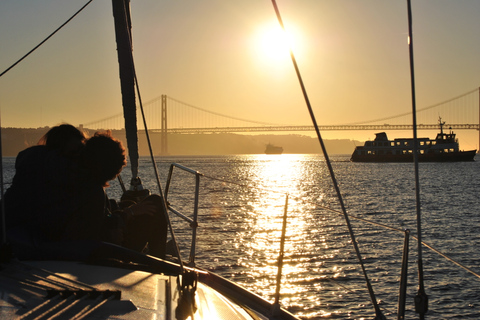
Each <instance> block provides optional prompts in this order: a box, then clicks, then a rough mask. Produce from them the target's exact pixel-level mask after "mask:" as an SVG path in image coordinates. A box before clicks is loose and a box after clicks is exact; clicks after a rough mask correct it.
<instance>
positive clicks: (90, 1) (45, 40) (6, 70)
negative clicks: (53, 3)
mask: <svg viewBox="0 0 480 320" xmlns="http://www.w3.org/2000/svg"><path fill="white" fill-rule="evenodd" d="M92 1H93V0H89V1H88V2H87V3H86V4H85V5H84V6H83V7H81V8H80V9H79V10H78V11H77V12H75V14H74V15H73V16H71V17H70V18H69V19H68V20H67V21H65V22H64V23H63V24H62V25H61V26H60V27H58V28H57V29H56V30H55V31H53V32H52V33H51V34H50V35H49V36H48V37H46V38H45V39H44V40H43V41H42V42H40V43H39V44H38V45H37V46H35V47H34V48H33V49H32V50H30V51H29V52H27V54H25V55H24V56H23V57H21V58H20V59H18V60H17V62H15V63H14V64H12V65H11V66H10V67H8V68H7V69H5V71H3V72H2V73H1V74H0V77H1V76H3V75H4V74H5V73H7V72H8V71H10V69H13V67H15V66H16V65H17V64H19V63H20V62H22V61H23V59H25V58H26V57H28V56H29V55H30V54H31V53H33V52H34V51H35V50H37V49H38V48H39V47H40V46H41V45H42V44H44V43H45V42H47V41H48V39H50V38H51V37H53V35H54V34H55V33H57V32H58V31H60V29H62V28H63V27H64V26H65V25H67V23H69V22H70V21H72V20H73V18H75V17H76V16H77V15H78V14H79V13H80V12H81V11H83V9H85V8H86V7H87V6H88V5H89V4H90V3H92Z"/></svg>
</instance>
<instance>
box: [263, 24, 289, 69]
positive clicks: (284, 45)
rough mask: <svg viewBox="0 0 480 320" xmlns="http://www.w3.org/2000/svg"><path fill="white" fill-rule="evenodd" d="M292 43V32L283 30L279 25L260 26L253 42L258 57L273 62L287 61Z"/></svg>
mask: <svg viewBox="0 0 480 320" xmlns="http://www.w3.org/2000/svg"><path fill="white" fill-rule="evenodd" d="M294 45H295V43H294V37H293V36H292V34H291V33H288V32H285V31H284V30H283V29H282V28H281V27H280V26H279V25H264V26H262V27H261V28H260V30H259V31H258V33H257V37H256V43H255V47H256V49H257V55H258V56H259V58H261V59H262V60H265V61H269V62H275V63H276V62H285V61H287V59H289V55H290V49H291V48H292V49H293V47H294Z"/></svg>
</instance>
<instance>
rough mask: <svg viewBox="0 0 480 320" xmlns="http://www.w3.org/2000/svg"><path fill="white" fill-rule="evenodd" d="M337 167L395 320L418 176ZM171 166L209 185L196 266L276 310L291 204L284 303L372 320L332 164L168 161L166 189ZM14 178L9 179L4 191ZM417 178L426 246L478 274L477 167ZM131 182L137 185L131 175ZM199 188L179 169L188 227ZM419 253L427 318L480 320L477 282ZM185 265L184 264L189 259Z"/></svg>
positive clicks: (162, 163)
mask: <svg viewBox="0 0 480 320" xmlns="http://www.w3.org/2000/svg"><path fill="white" fill-rule="evenodd" d="M332 160H333V163H332V165H333V168H334V170H335V174H336V177H337V180H338V184H339V186H340V190H341V193H342V196H343V198H344V202H345V206H346V208H347V211H348V213H349V214H350V215H351V219H350V220H351V224H352V228H353V231H354V233H355V236H356V239H357V242H358V245H359V248H360V251H361V254H362V261H363V262H364V264H365V268H366V270H367V273H368V276H369V278H370V281H371V283H372V286H373V289H374V291H375V294H376V299H377V300H378V301H379V302H380V307H381V309H382V310H383V311H384V314H385V315H386V316H387V318H389V319H396V318H397V315H396V313H397V312H396V309H397V301H398V291H399V278H400V268H401V261H402V251H403V241H404V232H403V231H402V230H404V229H409V230H411V235H412V236H416V235H417V226H416V215H415V212H416V208H415V184H414V172H413V165H412V164H403V163H399V164H373V163H365V164H362V163H351V162H349V161H348V156H333V157H332ZM9 161H10V163H11V162H12V161H13V160H12V159H10V160H9V159H7V161H6V162H7V164H8V163H9ZM171 162H177V163H180V164H182V165H185V166H188V167H189V168H192V169H194V170H197V171H199V172H200V173H202V174H204V176H202V177H201V179H200V186H201V192H200V201H199V213H198V214H199V217H198V220H199V225H200V226H199V229H198V237H197V241H198V242H197V245H196V261H197V264H198V265H199V266H202V267H206V268H209V269H211V270H214V271H215V272H218V273H219V274H221V275H223V276H225V277H226V278H228V279H231V280H234V281H235V282H238V283H240V284H242V285H244V286H245V287H247V288H248V289H250V290H252V291H254V292H256V293H257V294H259V295H261V296H263V297H264V298H266V299H269V300H273V297H274V293H275V283H276V274H277V257H278V253H279V249H280V237H281V229H282V217H283V214H284V210H285V204H286V200H287V199H286V197H287V194H288V204H287V207H286V208H287V214H288V226H287V230H286V242H285V258H284V266H283V276H282V287H281V299H280V300H281V304H282V305H283V306H284V307H285V308H287V309H288V310H290V311H291V312H292V313H294V314H296V315H297V316H299V317H301V318H304V319H373V317H374V311H373V308H372V306H371V305H372V304H371V302H370V298H369V295H368V292H367V290H366V286H365V280H364V278H363V274H362V272H361V268H360V266H359V264H358V259H357V256H356V254H355V251H354V249H353V246H352V241H351V238H350V235H349V233H348V229H347V227H346V222H345V218H344V217H343V215H341V214H340V213H339V212H340V205H339V202H338V200H337V197H336V194H335V192H334V189H333V186H332V182H331V179H330V177H329V174H328V171H327V167H326V165H325V162H324V160H323V157H321V156H318V155H288V154H284V155H272V156H267V155H242V156H219V157H175V158H173V157H172V158H170V157H159V158H157V165H158V168H159V172H160V177H161V181H162V183H163V184H162V188H163V189H164V187H165V184H164V183H165V180H166V177H167V173H168V169H169V165H170V163H171ZM140 172H141V178H142V179H143V182H144V185H145V186H146V187H148V188H149V189H150V190H152V191H154V192H156V190H158V189H157V187H156V186H155V179H154V176H153V169H152V168H151V166H150V165H149V161H148V159H147V158H142V159H141V168H140ZM10 176H11V173H10V172H8V171H7V172H6V181H7V182H8V179H9V177H10ZM420 176H421V181H420V194H421V211H422V229H423V241H424V242H426V243H427V244H429V245H430V246H431V247H433V248H434V249H436V250H438V251H440V252H441V253H443V254H445V255H447V256H448V257H450V258H451V259H454V260H455V261H457V262H458V263H460V264H462V265H463V266H465V267H467V268H469V269H470V270H471V271H472V272H474V273H477V274H478V273H480V253H479V251H478V248H479V247H480V199H479V192H480V162H478V161H477V162H469V163H421V164H420ZM124 180H125V181H128V180H129V177H128V171H127V170H125V174H124ZM194 186H195V178H194V176H193V175H191V174H186V173H184V172H182V171H181V170H178V169H175V170H174V175H173V180H172V184H171V187H170V192H169V195H168V200H169V202H170V203H171V204H172V205H173V206H175V207H176V208H179V209H181V211H183V212H184V213H185V214H187V215H190V216H191V215H192V214H193V212H194V207H193V203H194V202H193V200H194ZM108 193H109V195H110V196H112V197H115V196H118V195H119V193H120V187H119V185H118V184H117V183H112V186H111V187H110V189H109V190H108ZM370 222H374V223H376V224H372V223H370ZM173 223H174V225H175V226H178V227H179V228H178V230H177V237H178V238H179V240H180V241H181V242H182V244H186V243H189V241H190V240H191V231H190V230H189V229H188V228H186V227H185V224H184V223H182V222H181V221H180V220H179V219H176V218H174V219H173ZM383 225H385V226H389V227H392V228H394V230H392V229H388V228H385V227H384V226H383ZM409 248H410V257H409V265H408V267H409V276H408V283H409V287H408V292H407V294H408V300H407V313H406V314H407V316H406V317H407V319H418V315H416V314H415V312H414V307H413V297H414V296H415V294H416V292H417V283H418V280H417V263H416V261H417V257H418V250H417V242H416V240H415V239H414V238H412V237H411V238H410V246H409ZM422 252H423V258H424V259H423V260H424V269H425V288H426V291H427V294H428V296H429V299H430V303H429V312H428V314H427V319H480V302H479V301H480V279H479V278H478V277H476V276H475V275H473V274H471V273H469V272H468V271H466V270H465V269H462V268H460V267H459V266H457V265H456V264H454V263H453V262H452V261H448V260H446V259H445V258H444V257H442V256H441V255H439V254H438V253H436V252H433V251H432V250H430V249H428V248H426V247H423V249H422ZM182 254H183V256H184V257H187V256H188V254H189V251H188V250H182Z"/></svg>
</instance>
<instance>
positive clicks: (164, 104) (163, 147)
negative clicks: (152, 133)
mask: <svg viewBox="0 0 480 320" xmlns="http://www.w3.org/2000/svg"><path fill="white" fill-rule="evenodd" d="M161 121H162V126H161V131H160V132H161V139H160V142H161V147H160V154H162V155H167V154H168V140H167V95H165V94H162V120H161Z"/></svg>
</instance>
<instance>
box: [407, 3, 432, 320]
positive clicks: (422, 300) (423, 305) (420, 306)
mask: <svg viewBox="0 0 480 320" xmlns="http://www.w3.org/2000/svg"><path fill="white" fill-rule="evenodd" d="M407 11H408V52H409V57H410V84H411V92H412V122H413V160H414V167H415V198H416V211H417V237H418V292H417V295H416V296H415V311H416V312H417V313H418V314H419V315H420V319H424V318H425V313H427V311H428V296H427V294H426V292H425V286H424V281H423V280H424V278H423V258H422V218H421V217H422V214H421V205H420V178H419V172H418V171H419V168H418V150H417V149H418V146H417V143H418V139H417V111H416V108H417V106H416V97H415V64H414V59H413V58H414V57H413V30H412V29H413V27H412V20H413V19H412V5H411V0H407Z"/></svg>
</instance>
